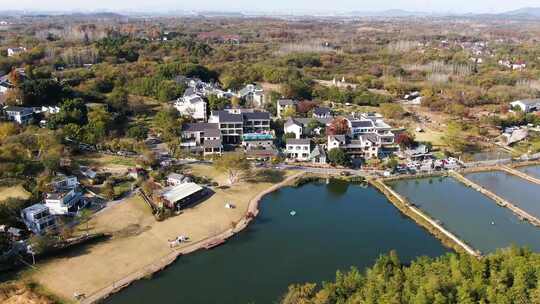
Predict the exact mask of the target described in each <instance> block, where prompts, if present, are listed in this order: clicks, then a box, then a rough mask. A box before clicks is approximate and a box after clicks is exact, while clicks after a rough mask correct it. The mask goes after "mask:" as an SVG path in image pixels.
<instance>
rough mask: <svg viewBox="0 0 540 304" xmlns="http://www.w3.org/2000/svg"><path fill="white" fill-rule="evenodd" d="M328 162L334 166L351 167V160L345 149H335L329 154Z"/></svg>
mask: <svg viewBox="0 0 540 304" xmlns="http://www.w3.org/2000/svg"><path fill="white" fill-rule="evenodd" d="M328 161H330V163H331V164H333V165H339V166H344V167H347V166H349V165H350V162H351V160H350V158H349V156H348V155H347V153H345V151H344V150H343V149H340V148H334V149H332V150H330V151H329V152H328Z"/></svg>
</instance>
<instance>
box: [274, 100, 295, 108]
mask: <svg viewBox="0 0 540 304" xmlns="http://www.w3.org/2000/svg"><path fill="white" fill-rule="evenodd" d="M296 103H297V102H296V100H292V99H279V100H278V104H279V105H280V106H292V105H295V104H296Z"/></svg>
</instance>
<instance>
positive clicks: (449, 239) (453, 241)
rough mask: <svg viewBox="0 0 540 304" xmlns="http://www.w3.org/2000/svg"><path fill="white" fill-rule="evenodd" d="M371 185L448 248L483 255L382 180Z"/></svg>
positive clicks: (372, 180) (375, 180)
mask: <svg viewBox="0 0 540 304" xmlns="http://www.w3.org/2000/svg"><path fill="white" fill-rule="evenodd" d="M369 183H370V184H371V185H373V186H374V187H375V188H377V189H379V191H381V192H382V193H383V194H384V195H386V197H387V198H388V200H390V201H391V202H392V203H393V204H394V205H395V206H396V207H397V208H398V209H399V210H400V211H401V212H403V213H404V214H405V215H407V216H409V217H410V218H412V219H413V220H414V221H415V222H416V223H418V224H419V225H421V226H422V227H424V228H425V229H427V230H428V231H429V232H430V233H431V234H433V235H434V236H435V237H437V238H438V239H440V240H441V241H442V242H443V244H445V245H446V246H449V247H450V248H453V249H454V250H456V251H457V252H465V253H468V254H470V255H473V256H476V257H480V256H481V255H482V254H481V253H480V252H479V251H478V250H476V249H474V248H472V247H471V246H469V245H468V244H466V243H465V242H464V241H462V240H461V239H460V238H459V237H457V236H456V235H454V234H453V233H451V232H450V231H448V230H447V229H446V228H444V227H443V226H442V225H440V224H439V223H437V221H436V220H434V219H432V218H430V217H429V216H427V215H426V214H425V213H424V212H422V211H421V210H420V209H418V208H416V207H415V206H414V205H413V204H411V203H410V202H409V201H408V200H406V199H405V198H403V197H402V196H401V195H399V194H398V193H397V192H396V191H394V190H393V189H391V188H390V187H388V186H387V185H386V184H385V183H384V181H382V180H380V179H370V180H369Z"/></svg>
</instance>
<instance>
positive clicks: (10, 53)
mask: <svg viewBox="0 0 540 304" xmlns="http://www.w3.org/2000/svg"><path fill="white" fill-rule="evenodd" d="M24 52H26V48H24V47H22V46H21V47H16V48H8V49H7V54H8V57H13V56H16V55H20V54H22V53H24Z"/></svg>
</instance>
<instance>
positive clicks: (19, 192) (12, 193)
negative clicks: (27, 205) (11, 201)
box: [0, 185, 30, 202]
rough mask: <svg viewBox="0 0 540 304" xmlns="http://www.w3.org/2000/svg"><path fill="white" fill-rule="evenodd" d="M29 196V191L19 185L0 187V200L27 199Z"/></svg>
mask: <svg viewBox="0 0 540 304" xmlns="http://www.w3.org/2000/svg"><path fill="white" fill-rule="evenodd" d="M29 197H30V193H28V191H26V190H25V189H24V188H23V186H21V185H17V186H12V187H0V202H1V201H4V200H6V199H8V198H20V199H27V198H29Z"/></svg>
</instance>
